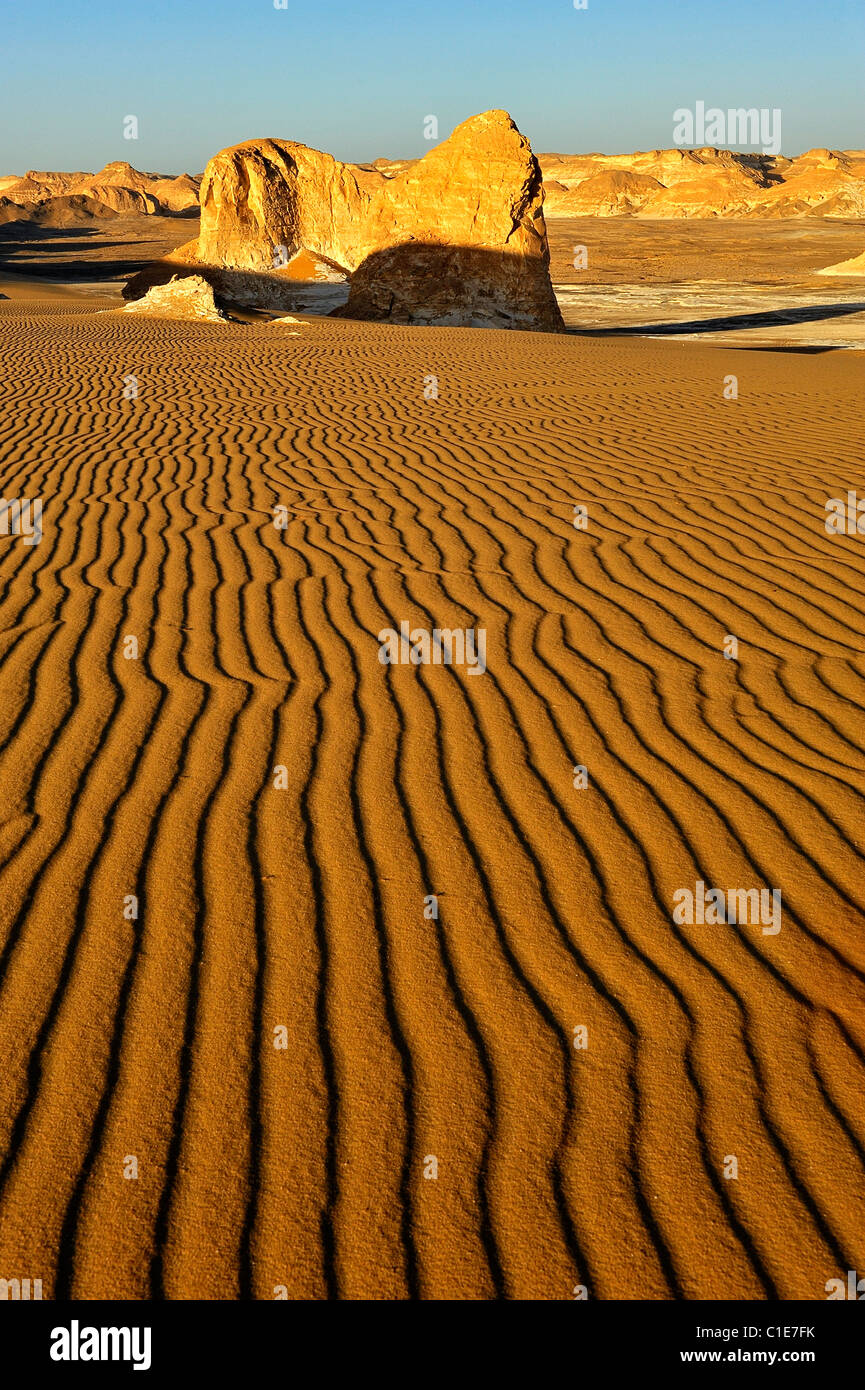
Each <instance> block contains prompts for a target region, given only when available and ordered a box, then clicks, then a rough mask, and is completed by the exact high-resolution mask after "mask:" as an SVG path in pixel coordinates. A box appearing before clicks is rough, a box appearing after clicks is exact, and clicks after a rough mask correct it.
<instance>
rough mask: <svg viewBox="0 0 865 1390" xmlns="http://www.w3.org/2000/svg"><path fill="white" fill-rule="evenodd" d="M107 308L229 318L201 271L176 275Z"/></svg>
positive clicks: (212, 320) (112, 311) (205, 320)
mask: <svg viewBox="0 0 865 1390" xmlns="http://www.w3.org/2000/svg"><path fill="white" fill-rule="evenodd" d="M105 312H106V313H109V314H118V313H119V314H143V315H144V316H145V317H146V316H148V315H149V316H151V317H153V318H168V319H192V320H197V321H198V322H200V323H225V322H227V320H226V316H225V314H223V313H222V311H221V309H218V308H217V306H216V302H215V300H214V298H213V289H212V287H211V286H210V285H209V284H208V283H207V281H206V280H203V279H202V278H201V276H200V275H187V276H185V277H182V278H181V277H178V276H174V278H173V279H171V280H169V282H168V284H167V285H156V286H155V287H154V288H153V289H152V290H149V291H148V292H147V294H146V295H144V297H143V298H142V299H136V300H135V302H134V303H132V304H127V305H125V306H124V308H122V309H107V310H105Z"/></svg>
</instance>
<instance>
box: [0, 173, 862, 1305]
mask: <svg viewBox="0 0 865 1390" xmlns="http://www.w3.org/2000/svg"><path fill="white" fill-rule="evenodd" d="M541 162H542V164H543V159H542V161H541ZM845 177H846V176H845ZM100 186H101V185H100ZM133 191H135V190H133ZM0 192H2V189H0ZM73 196H76V195H73ZM656 196H657V195H656ZM133 201H134V200H133ZM101 206H105V205H101ZM195 211H196V209H195V208H194V207H188V208H187V209H186V210H185V214H184V215H183V216H182V217H181V216H178V215H174V216H172V215H167V216H163V215H161V213H160V209H159V208H158V207H157V209H156V210H155V211H153V210H151V211H150V212H149V213H142V212H141V211H140V210H136V208H134V207H133V208H132V209H131V210H130V208H129V206H125V205H123V203H122V200H121V206H120V210H119V211H115V213H114V216H113V217H109V216H99V215H96V216H92V215H91V213H92V209H91V210H89V211H88V209H87V208H85V209H84V213H85V214H86V216H83V217H82V216H80V214H81V207H80V206H79V207H77V209H75V208H73V209H72V212H71V213H69V214H68V216H69V217H71V218H72V221H71V224H70V225H67V226H62V225H61V226H51V225H50V222H51V221H52V220H55V221H57V220H59V221H60V222H62V221H63V218H62V217H61V218H58V219H52V218H51V217H49V218H47V219H46V218H44V217H43V219H42V221H41V222H40V221H39V220H38V217H36V219H35V220H33V214H32V212H31V214H30V215H29V217H28V218H25V219H17V220H16V218H15V217H14V216H13V218H12V219H10V220H9V221H8V222H6V223H4V225H3V227H2V229H0V256H2V257H3V259H2V268H0V334H2V343H3V349H2V360H3V366H4V371H3V375H2V383H0V402H2V408H0V459H2V467H3V480H2V481H3V496H4V498H13V497H14V498H25V497H26V498H33V497H39V498H41V499H42V501H43V508H42V520H41V528H42V535H41V539H40V540H39V542H38V543H37V544H27V543H26V538H25V537H22V536H15V535H8V536H6V535H4V536H3V537H2V538H0V659H2V665H0V691H2V698H0V721H2V753H0V805H2V818H0V882H2V888H0V1050H2V1056H3V1058H4V1066H3V1068H2V1071H0V1275H2V1276H3V1277H8V1278H12V1277H19V1278H23V1277H25V1276H26V1277H29V1278H31V1279H34V1278H35V1279H40V1280H41V1281H42V1289H43V1297H45V1298H64V1297H65V1298H68V1297H72V1298H76V1299H89V1298H113V1299H145V1298H170V1299H194V1298H203V1299H236V1298H250V1297H252V1298H258V1299H273V1298H275V1297H276V1298H283V1297H287V1298H291V1299H298V1298H316V1299H317V1298H326V1297H341V1298H348V1299H359V1298H374V1299H401V1298H407V1297H421V1298H429V1299H451V1298H454V1299H491V1298H511V1299H526V1298H531V1299H544V1300H546V1299H554V1300H555V1299H573V1298H574V1297H575V1296H576V1297H582V1296H584V1295H585V1296H587V1297H589V1298H600V1299H673V1298H685V1299H731V1298H746V1299H755V1300H759V1299H773V1298H779V1299H823V1298H825V1297H826V1292H825V1289H826V1284H827V1281H828V1280H831V1279H833V1278H835V1277H837V1276H841V1277H846V1272H847V1271H848V1270H850V1269H853V1270H855V1269H858V1270H863V1269H865V1236H863V1232H865V1187H863V1182H862V1178H863V1163H865V1148H863V1146H865V1107H863V1103H862V1080H863V1062H865V1008H863V1004H865V975H863V972H865V946H863V935H862V926H863V917H865V877H863V851H865V817H863V793H865V733H863V729H865V725H863V720H862V705H863V700H865V651H863V644H865V616H863V594H865V558H863V545H865V540H863V538H862V536H861V534H857V533H856V532H855V530H854V531H853V533H852V534H847V533H838V532H835V533H829V532H828V531H827V528H826V524H825V523H826V505H825V504H826V501H827V499H831V498H836V497H841V498H846V497H847V495H848V492H849V491H850V490H852V489H855V487H856V486H857V483H858V485H859V486H860V487H861V486H862V418H863V378H862V357H861V348H862V345H863V341H862V326H863V323H865V282H863V281H862V280H861V278H860V279H858V280H857V277H856V276H855V275H851V276H840V277H832V278H828V279H827V278H825V277H821V276H819V275H818V272H819V271H820V270H821V269H823V268H825V267H827V266H831V265H835V264H837V263H841V262H845V261H847V260H850V259H853V258H855V257H856V256H857V255H858V254H859V253H861V251H862V250H863V247H865V235H863V229H865V224H863V221H862V220H861V218H857V217H855V216H850V215H844V216H838V215H837V208H836V212H835V214H833V215H829V216H825V217H820V216H805V215H803V216H801V217H800V216H795V217H794V216H791V217H789V218H788V217H783V218H771V219H756V218H750V217H749V216H747V215H746V216H738V217H737V216H733V217H730V218H716V217H711V218H700V217H692V216H689V215H683V216H681V217H678V216H677V217H672V216H671V217H666V218H663V219H662V218H659V217H652V216H647V217H641V216H632V215H629V216H609V215H603V216H599V215H591V216H584V215H580V216H576V217H574V216H570V215H568V216H558V217H552V216H551V217H549V218H548V219H547V224H546V233H547V234H548V239H549V249H550V268H549V275H550V281H551V284H552V286H553V288H554V290H555V295H556V300H557V303H558V306H559V309H560V310H561V313H562V315H563V325H564V328H565V329H566V330H567V331H559V332H541V331H532V330H519V331H509V330H505V329H503V328H495V327H493V328H477V327H463V326H460V325H447V326H441V325H438V326H437V325H426V326H425V325H422V324H421V325H418V324H416V323H399V322H385V321H367V320H364V319H361V318H351V317H332V316H330V315H329V314H326V313H321V312H315V308H316V305H315V302H314V299H315V296H314V295H313V294H312V291H311V290H310V289H309V287H308V286H306V287H304V286H301V287H300V289H298V296H299V298H298V303H297V304H296V305H295V307H294V308H293V309H292V311H291V312H290V313H287V312H286V311H285V307H284V306H283V307H282V308H280V309H279V310H273V309H262V310H256V309H254V308H253V309H252V310H250V307H249V305H248V304H247V305H245V306H233V307H232V306H231V305H228V306H224V307H225V314H226V317H225V318H224V319H223V320H220V319H219V318H214V319H210V318H206V319H205V320H203V321H195V318H194V316H191V315H187V316H185V317H184V316H183V315H178V314H176V313H175V314H172V313H170V312H158V311H157V312H153V313H136V312H128V309H127V308H125V307H124V305H126V304H127V301H124V299H123V298H122V297H121V295H122V289H123V287H124V286H125V285H126V284H127V281H128V280H129V278H130V277H131V276H133V275H135V274H140V273H141V272H142V271H147V269H148V267H152V266H153V264H154V263H155V262H161V261H162V259H163V258H164V257H165V256H166V255H170V254H171V253H172V252H174V251H175V249H176V248H177V247H179V246H181V244H182V243H187V242H189V241H192V240H194V238H196V237H197V236H198V235H199V226H198V221H197V219H196V217H195ZM566 211H567V208H566ZM849 211H850V209H849V208H847V207H843V208H841V212H842V213H847V214H849ZM64 216H66V214H64ZM76 219H79V220H76ZM577 246H584V247H586V248H587V250H588V265H587V267H586V268H585V269H583V270H580V269H578V268H576V267H575V265H574V248H575V247H577ZM319 282H320V281H316V280H315V279H314V280H313V285H315V284H317V283H319ZM324 283H325V284H327V285H329V284H330V282H324ZM327 292H328V293H331V290H330V289H328V291H327ZM305 295H306V296H309V295H312V297H311V298H304V296H305ZM217 299H218V296H217ZM659 328H660V329H661V330H662V331H658V330H659ZM731 379H734V380H735V383H736V389H735V394H731V390H730V386H729V383H730V381H731ZM431 382H432V383H434V389H431V387H430V383H431ZM131 383H134V389H133V387H132V386H131ZM280 509H281V510H280ZM575 522H578V524H575ZM277 523H278V524H277ZM403 622H407V623H408V624H409V625H410V628H411V630H412V631H414V630H423V631H427V630H430V629H433V628H447V629H453V630H472V631H475V632H477V631H479V630H483V631H484V632H485V634H486V657H485V667H486V669H485V670H483V671H482V672H470V671H469V669H468V667H467V666H466V665H463V666H460V665H458V664H452V665H448V664H445V663H420V664H413V663H412V662H409V663H408V664H395V665H386V664H383V662H382V660H381V659H380V650H381V640H380V633H381V632H382V631H383V630H386V629H390V628H393V629H395V630H398V629H399V628H400V625H401V623H403ZM731 638H734V639H735V655H734V656H732V657H731V655H730V653H731V648H730V639H731ZM703 885H706V886H714V885H717V886H720V887H722V888H723V889H728V888H733V887H734V886H736V887H741V888H743V889H746V890H747V889H751V888H758V889H764V888H768V889H771V890H773V891H776V892H778V893H779V894H780V901H781V902H782V903H783V914H782V918H781V923H780V929H779V930H778V931H777V932H773V931H771V930H766V929H764V928H765V926H766V925H767V924H766V923H763V922H760V921H758V922H750V923H741V922H740V923H731V922H722V923H714V924H713V923H711V922H708V921H699V920H697V921H694V922H693V923H688V922H682V921H678V920H676V914H675V912H674V903H675V902H676V901H677V899H676V895H677V893H678V892H679V891H680V890H681V889H682V888H688V889H696V888H697V886H703Z"/></svg>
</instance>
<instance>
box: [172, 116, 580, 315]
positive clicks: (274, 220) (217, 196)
mask: <svg viewBox="0 0 865 1390" xmlns="http://www.w3.org/2000/svg"><path fill="white" fill-rule="evenodd" d="M181 252H182V258H183V259H184V260H186V261H189V260H190V259H193V260H197V261H198V262H199V263H201V264H202V265H206V266H212V267H218V268H222V269H225V270H235V271H246V272H249V271H252V272H271V273H275V274H277V275H279V274H284V275H287V276H291V272H292V267H293V266H294V265H295V264H296V263H297V261H298V258H303V257H307V258H312V259H313V260H315V261H318V262H319V263H324V264H325V265H330V266H332V267H334V268H335V270H337V271H339V270H342V271H347V272H350V273H351V274H352V280H351V286H350V292H349V300H348V304H347V305H346V306H345V308H344V309H342V310H339V311H338V312H340V313H344V314H345V315H347V316H350V317H360V318H376V319H389V320H391V321H394V322H401V323H420V324H423V323H427V324H441V323H446V324H476V325H484V326H490V327H520V328H539V329H547V330H555V329H560V328H561V327H562V321H561V316H560V313H559V309H558V306H557V304H556V301H555V297H554V295H553V290H552V286H551V284H550V277H549V249H548V245H547V236H546V228H545V225H544V217H543V185H542V180H541V172H540V168H539V166H538V162H537V160H536V159H535V157H534V155H533V154H532V151H531V146H530V145H529V142H528V140H527V139H526V138H525V136H523V135H521V134H520V132H519V131H518V130H517V128H516V126H515V125H514V122H513V121H512V120H511V118H510V116H509V115H508V114H507V112H505V111H487V112H485V113H484V114H483V115H480V116H474V117H472V118H471V119H470V120H468V121H465V122H463V124H462V125H461V126H458V127H457V129H456V130H455V131H454V133H453V135H451V137H450V139H448V140H445V141H443V142H442V144H440V145H438V146H436V147H435V148H434V149H432V150H431V151H430V152H429V154H427V155H426V156H425V157H424V158H423V159H421V160H418V161H416V162H415V163H413V164H409V165H407V167H405V168H404V169H401V170H399V171H398V172H396V173H394V174H392V175H385V174H384V173H382V172H381V171H380V170H379V169H377V168H375V167H374V166H371V165H367V166H366V167H361V166H359V165H349V164H342V163H340V161H339V160H336V159H334V158H333V157H332V156H331V155H329V154H322V153H320V152H319V151H318V150H311V149H309V148H307V146H305V145H298V144H295V143H292V142H290V141H285V140H258V141H248V142H247V143H245V144H242V145H236V146H234V147H233V148H231V149H228V150H223V151H221V152H220V153H219V154H218V155H216V156H215V157H214V158H213V159H212V160H211V161H210V163H209V164H208V166H207V169H206V170H205V174H204V179H203V181H202V185H201V230H200V236H199V239H198V243H197V246H194V247H190V246H189V245H187V246H186V247H183V248H181V251H178V252H176V253H175V256H176V257H177V258H178V259H179V258H180V257H181Z"/></svg>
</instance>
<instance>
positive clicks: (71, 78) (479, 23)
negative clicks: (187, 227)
mask: <svg viewBox="0 0 865 1390" xmlns="http://www.w3.org/2000/svg"><path fill="white" fill-rule="evenodd" d="M0 55H2V56H0V64H2V68H0V72H2V77H0V174H3V173H22V172H23V171H24V170H25V169H27V168H37V169H38V168H41V169H45V168H47V169H93V170H95V169H98V168H100V167H101V166H102V165H103V164H105V163H106V162H107V161H108V160H110V159H128V160H129V161H130V163H132V164H134V165H136V166H138V167H139V168H142V169H152V170H159V171H164V172H169V173H180V172H181V171H183V170H187V171H188V172H190V173H197V172H199V171H200V170H201V169H202V168H203V167H204V165H205V163H206V161H207V160H208V158H209V157H210V156H211V155H212V154H215V153H216V151H217V150H219V149H221V148H222V147H223V146H225V145H231V144H236V143H237V142H238V141H240V140H247V139H251V138H253V137H260V136H265V135H272V136H279V137H282V138H285V139H291V140H300V141H303V142H304V143H305V144H308V145H313V146H315V147H316V148H318V149H325V150H329V151H330V152H331V153H333V154H335V155H337V156H338V157H339V158H342V159H346V160H365V159H374V158H375V157H376V156H378V155H389V156H392V157H397V156H414V155H419V154H423V153H425V152H426V150H428V149H429V148H430V146H429V144H428V143H427V142H426V141H425V140H424V138H423V119H424V117H425V116H426V115H428V114H434V115H436V116H437V117H438V120H439V133H440V137H441V138H444V137H445V136H446V135H448V134H449V133H450V131H451V130H452V129H453V127H454V126H455V125H457V124H458V123H459V122H460V121H461V120H464V119H465V118H466V117H467V116H471V115H474V114H475V113H476V112H478V111H484V110H486V109H488V108H490V107H505V108H506V109H507V110H508V111H510V113H511V115H512V116H513V117H514V120H515V121H516V122H517V125H518V126H519V127H520V129H521V130H522V131H524V132H525V134H527V135H528V136H529V138H530V140H531V142H532V145H533V147H534V149H535V150H537V151H544V150H557V151H561V152H566V153H586V152H589V151H603V152H606V153H608V154H615V153H621V152H623V151H631V150H636V149H652V148H655V147H659V146H661V147H664V146H669V145H671V144H672V143H673V138H672V130H673V121H672V113H673V111H674V110H675V109H676V108H677V107H693V106H694V103H695V102H696V101H698V100H702V101H704V102H705V103H706V105H707V106H719V107H722V108H724V109H727V108H729V107H738V106H746V107H750V106H756V107H770V108H771V107H780V108H781V110H782V113H783V141H782V144H783V151H784V153H785V154H798V153H800V152H801V151H802V150H804V149H809V148H811V147H812V146H821V145H828V146H830V147H834V148H851V147H855V148H861V147H862V146H865V121H863V113H865V103H863V77H865V0H715V2H714V3H711V0H703V3H697V0H589V8H588V9H587V10H585V11H576V10H574V8H573V0H369V3H365V4H364V3H359V0H305V2H304V3H298V2H297V0H288V8H287V9H285V10H276V9H274V6H273V0H233V3H228V0H209V3H208V0H173V3H169V0H138V2H137V3H131V0H66V2H65V3H63V0H61V3H59V4H47V3H40V0H23V3H22V2H21V0H5V3H4V7H3V32H2V48H0ZM127 115H136V116H137V117H138V119H139V123H140V124H139V139H138V140H137V141H134V140H124V138H123V133H122V122H123V118H124V116H127Z"/></svg>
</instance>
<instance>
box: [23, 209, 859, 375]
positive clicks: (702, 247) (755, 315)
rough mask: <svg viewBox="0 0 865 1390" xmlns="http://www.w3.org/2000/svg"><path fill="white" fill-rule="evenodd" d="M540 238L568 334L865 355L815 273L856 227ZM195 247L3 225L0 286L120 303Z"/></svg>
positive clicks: (627, 226)
mask: <svg viewBox="0 0 865 1390" xmlns="http://www.w3.org/2000/svg"><path fill="white" fill-rule="evenodd" d="M547 231H548V235H549V242H550V275H551V278H552V281H553V285H554V288H555V291H556V296H557V298H558V301H559V306H560V308H561V310H562V314H563V316H564V320H565V323H566V324H567V326H568V327H569V328H570V329H571V330H574V331H577V332H586V333H599V334H609V333H610V332H617V333H627V334H630V335H640V336H645V335H661V336H665V337H671V338H674V339H684V340H689V339H690V340H696V341H700V342H706V343H720V344H723V345H724V346H726V347H735V346H737V345H741V346H742V347H760V348H774V347H787V348H797V349H815V348H816V349H820V350H831V349H834V348H838V347H844V348H854V349H859V350H861V349H862V348H863V347H865V276H862V275H848V276H843V277H841V276H837V277H836V276H828V277H827V276H823V275H821V274H819V272H820V270H821V269H823V268H825V267H827V266H833V265H837V264H839V263H840V262H843V261H846V260H849V259H851V258H853V257H856V256H858V255H859V254H860V253H861V252H862V249H863V247H865V223H863V222H861V221H859V222H856V221H843V220H838V219H835V218H818V217H810V218H809V217H803V218H792V219H780V220H777V221H771V220H746V219H735V218H734V219H728V218H719V219H716V220H712V219H700V220H694V221H687V220H676V219H668V220H663V221H662V220H659V219H645V218H640V217H582V218H558V217H550V218H549V219H548V221H547ZM197 235H198V221H197V219H194V218H193V219H190V218H187V217H184V218H178V217H130V218H112V219H111V220H110V221H105V222H100V221H99V220H98V219H97V220H93V221H91V222H89V223H88V224H87V225H86V226H82V227H65V228H49V227H32V226H28V225H25V224H22V223H19V222H10V223H6V224H5V225H4V226H0V279H2V275H3V273H4V272H11V273H13V274H14V275H15V276H17V277H22V276H23V277H37V278H47V279H49V280H50V281H51V282H53V283H67V284H71V285H73V286H74V287H75V289H76V291H77V292H79V293H81V292H82V291H83V290H85V289H86V291H87V292H88V293H97V292H98V291H99V289H100V288H101V290H102V291H103V292H104V294H106V295H107V296H108V297H109V298H110V299H114V300H117V301H118V302H119V299H120V294H121V290H122V287H123V284H124V281H125V280H126V279H128V278H129V277H130V276H131V275H132V274H134V273H135V272H136V271H139V270H142V269H143V268H145V267H146V266H148V265H150V264H151V263H152V262H153V261H155V260H157V259H159V258H160V257H162V256H164V255H167V253H168V252H170V251H172V250H174V249H175V248H176V247H177V246H179V245H181V243H184V242H186V241H188V240H190V239H192V238H194V237H196V236H197ZM575 261H576V262H577V264H576V265H575ZM2 290H3V286H2V284H0V292H2ZM347 295H348V288H347V286H346V287H344V288H343V289H342V298H343V299H345V298H347ZM339 299H340V287H339V286H336V287H334V286H322V285H314V284H313V285H309V284H307V285H302V284H299V285H298V286H297V309H298V311H300V312H306V311H311V312H314V313H315V312H320V313H322V314H326V313H328V312H329V310H330V309H331V308H332V307H333V304H334V302H335V301H336V302H338V301H339Z"/></svg>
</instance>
